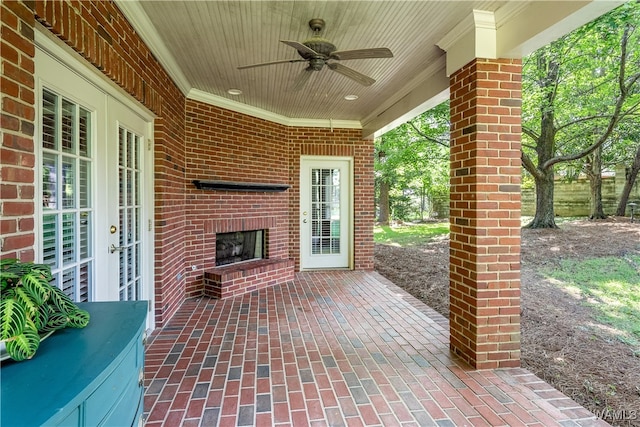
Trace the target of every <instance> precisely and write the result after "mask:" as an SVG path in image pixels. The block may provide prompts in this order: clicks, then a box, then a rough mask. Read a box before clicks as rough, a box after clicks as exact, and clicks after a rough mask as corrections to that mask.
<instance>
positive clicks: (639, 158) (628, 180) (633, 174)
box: [616, 144, 640, 216]
mask: <svg viewBox="0 0 640 427" xmlns="http://www.w3.org/2000/svg"><path fill="white" fill-rule="evenodd" d="M639 172H640V144H638V150H637V151H636V157H635V158H634V159H633V164H632V165H631V168H629V171H628V172H627V175H626V177H625V182H624V188H623V189H622V195H621V196H620V203H618V209H617V210H616V215H618V216H625V211H626V209H627V203H628V202H629V195H630V194H631V190H632V189H633V184H635V182H636V178H638V173H639Z"/></svg>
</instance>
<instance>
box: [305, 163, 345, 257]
mask: <svg viewBox="0 0 640 427" xmlns="http://www.w3.org/2000/svg"><path fill="white" fill-rule="evenodd" d="M339 253H340V169H312V170H311V254H313V255H327V254H339Z"/></svg>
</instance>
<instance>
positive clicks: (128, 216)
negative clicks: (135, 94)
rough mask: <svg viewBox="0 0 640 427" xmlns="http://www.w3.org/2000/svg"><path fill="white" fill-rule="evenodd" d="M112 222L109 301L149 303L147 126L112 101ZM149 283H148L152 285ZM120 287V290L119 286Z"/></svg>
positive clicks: (110, 150)
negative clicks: (147, 284) (145, 263)
mask: <svg viewBox="0 0 640 427" xmlns="http://www.w3.org/2000/svg"><path fill="white" fill-rule="evenodd" d="M107 105H108V112H109V113H108V118H109V120H108V126H109V128H108V131H107V138H108V144H107V145H108V147H109V155H108V156H107V160H108V166H107V167H108V170H109V173H108V175H109V178H108V181H109V186H108V191H107V196H108V197H107V200H108V206H107V212H108V216H109V236H108V252H109V253H108V258H109V263H108V265H109V271H108V276H109V285H108V294H109V295H108V298H109V299H112V300H116V299H118V300H120V301H131V300H140V299H148V298H149V295H148V292H147V290H146V289H145V287H144V284H145V279H146V277H145V275H146V272H145V266H144V259H145V253H147V252H148V251H146V250H145V249H146V246H147V245H148V242H147V241H146V239H145V236H146V235H147V233H148V232H150V231H151V228H152V227H151V220H150V219H147V221H145V218H149V216H150V215H149V213H147V212H146V209H145V208H146V207H149V204H148V203H146V202H148V201H149V200H148V199H149V198H148V193H149V192H145V191H144V188H145V184H146V183H145V174H144V170H145V169H146V168H145V167H144V165H145V157H146V153H147V152H148V150H147V149H146V147H147V141H148V139H149V135H148V127H149V125H148V123H147V122H145V121H144V120H143V119H142V118H141V117H139V116H137V115H136V114H134V113H133V112H132V111H131V110H130V109H128V108H127V107H126V106H124V105H122V104H121V103H120V102H118V101H116V100H114V99H112V98H110V99H109V100H108V104H107ZM147 280H148V279H147ZM116 284H117V286H116Z"/></svg>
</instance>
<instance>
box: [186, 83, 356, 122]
mask: <svg viewBox="0 0 640 427" xmlns="http://www.w3.org/2000/svg"><path fill="white" fill-rule="evenodd" d="M187 98H189V99H193V100H194V101H200V102H204V103H205V104H209V105H214V106H216V107H220V108H225V109H227V110H231V111H235V112H237V113H242V114H246V115H248V116H252V117H257V118H259V119H263V120H268V121H270V122H274V123H279V124H281V125H284V126H290V127H313V128H335V129H362V125H361V123H360V122H359V121H357V120H333V119H298V118H291V117H286V116H283V115H280V114H275V113H272V112H270V111H267V110H263V109H262V108H256V107H252V106H250V105H246V104H243V103H241V102H237V101H233V100H230V99H227V98H222V97H220V96H216V95H212V94H211V93H209V92H204V91H202V90H199V89H191V90H190V91H189V93H188V94H187Z"/></svg>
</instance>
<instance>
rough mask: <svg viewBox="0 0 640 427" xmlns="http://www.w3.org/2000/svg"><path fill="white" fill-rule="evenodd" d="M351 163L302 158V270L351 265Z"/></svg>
mask: <svg viewBox="0 0 640 427" xmlns="http://www.w3.org/2000/svg"><path fill="white" fill-rule="evenodd" d="M351 170H352V161H351V159H350V158H336V157H324V158H319V157H302V158H301V161H300V267H301V269H303V270H311V269H320V268H327V269H329V268H348V267H350V264H351V247H352V238H351V235H352V233H351V217H352V214H351V212H352V209H351V204H352V202H351V201H352V193H353V191H352V184H351V181H352V180H351Z"/></svg>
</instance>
